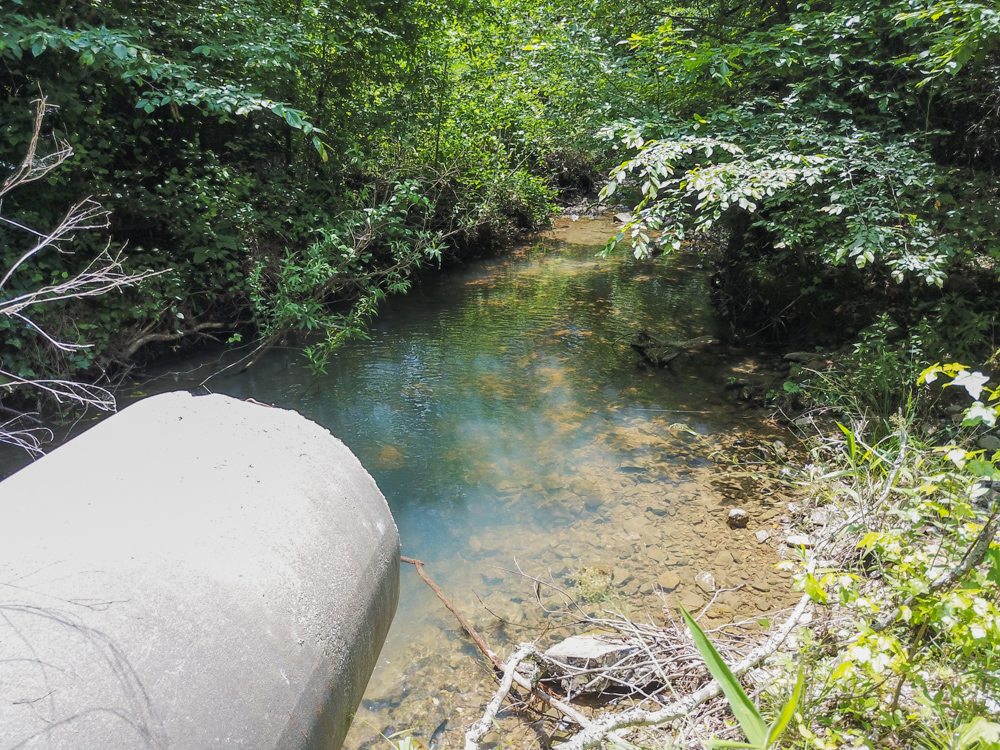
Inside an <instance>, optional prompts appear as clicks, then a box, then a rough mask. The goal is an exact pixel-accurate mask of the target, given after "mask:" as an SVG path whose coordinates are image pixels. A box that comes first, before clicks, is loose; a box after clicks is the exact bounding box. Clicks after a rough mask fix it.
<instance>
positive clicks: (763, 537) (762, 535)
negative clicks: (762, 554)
mask: <svg viewBox="0 0 1000 750" xmlns="http://www.w3.org/2000/svg"><path fill="white" fill-rule="evenodd" d="M754 537H756V539H757V544H763V543H764V542H766V541H767V540H768V539H770V538H771V532H770V531H768V530H767V529H761V530H760V531H758V532H756V533H755V534H754Z"/></svg>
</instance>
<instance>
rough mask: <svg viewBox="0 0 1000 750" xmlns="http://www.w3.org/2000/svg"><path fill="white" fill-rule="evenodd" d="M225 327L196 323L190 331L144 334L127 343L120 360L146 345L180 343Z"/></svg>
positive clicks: (216, 324)
mask: <svg viewBox="0 0 1000 750" xmlns="http://www.w3.org/2000/svg"><path fill="white" fill-rule="evenodd" d="M226 326H227V324H226V323H198V324H197V325H195V326H192V327H191V328H190V329H188V330H186V331H185V330H182V331H175V332H174V333H149V334H146V335H145V336H140V337H139V338H137V339H135V340H134V341H132V342H131V343H129V345H128V346H127V347H125V351H123V352H122V354H121V359H124V360H128V359H131V358H132V356H133V355H134V354H135V353H136V352H137V351H139V350H140V349H141V348H142V347H144V346H146V345H147V344H158V343H169V342H171V341H180V340H181V339H182V338H185V337H186V336H191V335H193V334H196V333H201V332H202V331H208V330H218V329H220V328H226Z"/></svg>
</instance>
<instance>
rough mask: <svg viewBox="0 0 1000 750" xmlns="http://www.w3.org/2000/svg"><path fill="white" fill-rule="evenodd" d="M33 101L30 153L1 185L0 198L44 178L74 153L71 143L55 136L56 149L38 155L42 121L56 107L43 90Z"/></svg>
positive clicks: (29, 142) (53, 138)
mask: <svg viewBox="0 0 1000 750" xmlns="http://www.w3.org/2000/svg"><path fill="white" fill-rule="evenodd" d="M31 103H32V104H34V105H35V122H34V125H33V127H32V131H31V140H30V141H28V153H27V154H25V157H24V159H22V160H21V163H20V165H18V168H17V170H16V171H15V172H14V173H13V174H12V175H10V176H9V177H8V178H7V179H6V180H4V181H3V184H2V185H0V198H2V197H3V196H5V195H6V194H7V193H9V192H10V191H11V190H13V189H14V188H16V187H17V186H18V185H25V184H27V183H29V182H34V181H35V180H40V179H42V178H43V177H44V176H45V175H47V174H48V173H49V172H51V171H52V170H53V169H55V168H56V167H58V166H59V165H60V164H62V163H63V162H64V161H66V160H67V159H68V158H69V157H70V156H72V155H73V149H72V147H70V145H69V143H67V142H66V141H64V140H62V139H60V138H57V137H55V136H53V137H52V140H53V142H54V143H55V150H53V151H52V152H51V153H48V154H46V155H45V156H38V141H39V139H40V137H41V133H42V122H43V121H44V120H45V115H46V114H48V113H49V112H51V111H52V110H54V109H56V107H54V106H52V105H51V104H49V103H48V102H47V100H46V98H45V96H44V95H43V94H42V93H41V90H39V92H38V98H37V99H33V100H32V102H31Z"/></svg>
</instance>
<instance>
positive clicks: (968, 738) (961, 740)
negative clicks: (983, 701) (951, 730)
mask: <svg viewBox="0 0 1000 750" xmlns="http://www.w3.org/2000/svg"><path fill="white" fill-rule="evenodd" d="M980 742H981V743H982V744H983V745H986V746H992V745H995V744H996V743H998V742H1000V724H996V723H994V722H991V721H986V719H984V718H983V717H982V716H977V717H976V718H975V719H973V720H972V721H970V722H967V723H965V724H963V725H962V726H960V727H959V728H958V730H957V731H956V732H955V744H954V747H955V748H956V750H965V748H970V747H973V746H974V745H976V744H978V743H980Z"/></svg>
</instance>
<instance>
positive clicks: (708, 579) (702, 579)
mask: <svg viewBox="0 0 1000 750" xmlns="http://www.w3.org/2000/svg"><path fill="white" fill-rule="evenodd" d="M694 582H695V583H696V584H698V588H700V589H701V590H702V591H704V592H705V593H706V594H711V593H712V592H713V591H715V576H713V575H712V574H711V573H709V572H708V571H707V570H703V571H701V572H700V573H699V574H698V575H696V576H695V577H694Z"/></svg>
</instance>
